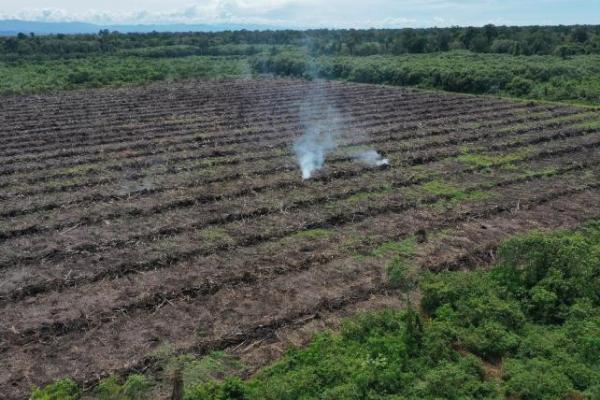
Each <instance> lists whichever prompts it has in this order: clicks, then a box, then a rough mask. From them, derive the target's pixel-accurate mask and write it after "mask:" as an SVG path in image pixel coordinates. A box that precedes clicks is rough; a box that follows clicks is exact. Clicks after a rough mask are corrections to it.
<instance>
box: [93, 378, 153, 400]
mask: <svg viewBox="0 0 600 400" xmlns="http://www.w3.org/2000/svg"><path fill="white" fill-rule="evenodd" d="M151 389H152V383H151V382H150V381H149V380H148V378H146V377H145V376H144V375H141V374H132V375H129V377H128V378H127V380H126V381H125V383H123V384H120V383H119V381H118V380H117V378H116V377H114V376H112V377H109V378H106V379H104V380H102V381H101V382H100V383H99V384H98V387H97V388H96V397H97V398H98V399H99V400H144V399H147V398H148V393H149V391H150V390H151Z"/></svg>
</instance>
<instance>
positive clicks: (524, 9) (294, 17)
mask: <svg viewBox="0 0 600 400" xmlns="http://www.w3.org/2000/svg"><path fill="white" fill-rule="evenodd" d="M0 19H21V20H30V21H31V20H32V21H45V22H66V21H78V22H91V23H97V24H173V23H177V24H180V23H184V24H205V23H235V24H240V23H241V24H244V23H248V24H265V25H270V26H278V27H287V28H319V27H329V28H371V27H374V28H404V27H431V26H438V27H444V26H453V25H461V26H465V25H472V26H480V25H485V24H488V23H492V24H495V25H557V24H565V25H569V24H600V0H585V1H584V0H479V1H477V0H370V1H358V0H345V1H344V0H328V1H325V0H103V1H89V0H52V1H47V0H18V1H15V0H0Z"/></svg>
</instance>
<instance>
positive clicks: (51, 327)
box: [0, 79, 600, 399]
mask: <svg viewBox="0 0 600 400" xmlns="http://www.w3.org/2000/svg"><path fill="white" fill-rule="evenodd" d="M315 91H318V93H320V94H321V95H320V96H319V97H315V96H314V95H311V93H315ZM307 99H310V101H307ZM2 100H3V101H2V102H0V121H1V125H0V138H1V139H0V140H2V143H3V146H2V147H1V148H0V315H2V318H1V319H0V361H1V363H2V365H3V366H4V368H2V369H0V392H2V393H3V394H6V397H3V398H7V399H21V398H26V397H27V393H28V391H29V390H30V388H31V386H32V385H41V384H44V383H47V382H50V381H52V380H55V379H58V378H62V377H65V376H71V377H73V378H75V379H76V380H78V381H80V382H82V383H84V384H86V385H90V384H93V383H94V382H95V381H96V380H97V379H98V378H99V377H101V376H105V375H107V374H111V373H126V372H128V371H132V370H136V369H144V368H148V367H149V366H153V367H154V368H153V369H155V368H159V366H156V365H153V363H154V362H155V361H153V360H154V358H153V357H152V354H153V352H155V351H156V350H157V349H160V348H163V347H164V346H165V345H167V344H168V347H169V349H171V351H172V352H173V354H178V353H182V352H195V353H198V354H202V353H204V352H206V351H209V350H212V349H225V350H228V349H229V350H230V351H233V352H236V354H237V353H239V349H240V348H248V349H252V350H248V351H249V352H252V353H253V355H247V354H238V355H240V356H242V357H245V358H246V359H251V360H252V362H253V363H255V364H257V365H258V364H260V363H261V362H264V361H266V360H267V359H269V358H272V357H274V356H273V354H272V351H270V350H269V349H272V348H271V347H269V346H275V343H280V342H285V340H284V339H282V337H283V336H285V335H283V333H281V332H282V331H283V330H285V329H286V327H294V328H293V329H292V330H294V329H300V328H301V327H302V326H303V325H305V324H307V323H308V321H314V320H315V319H319V315H325V314H326V313H329V314H331V313H333V314H336V313H340V314H344V313H345V312H346V311H345V310H350V309H351V308H352V307H353V305H354V304H358V303H360V304H363V303H364V302H367V303H368V302H369V299H370V298H371V296H374V295H377V296H382V295H391V296H394V291H392V290H390V288H389V287H388V286H387V284H386V278H385V268H386V263H387V262H388V261H389V260H387V259H386V257H380V256H375V255H374V254H376V253H377V252H376V249H377V248H378V247H379V246H381V245H382V244H385V243H388V242H391V241H396V242H399V241H403V240H405V239H407V238H410V237H411V236H412V235H415V234H418V235H420V236H423V235H424V237H425V238H426V239H425V240H424V241H421V242H419V243H420V244H419V245H418V254H417V255H416V256H415V260H414V262H415V263H418V264H419V265H421V266H422V267H423V268H428V269H431V270H434V271H436V270H440V269H444V268H462V267H466V266H473V264H474V261H473V260H477V262H485V261H486V260H487V261H489V257H487V256H485V254H493V249H494V246H496V245H497V244H498V242H499V241H500V240H501V239H503V238H504V237H506V235H508V234H513V233H517V232H521V231H524V230H527V229H532V228H555V227H559V226H569V225H574V224H578V223H581V222H583V221H585V220H587V219H590V218H597V217H600V209H599V208H598V207H597V204H599V203H600V177H599V174H598V173H599V171H600V131H599V130H598V129H595V128H594V126H597V124H595V125H594V124H587V123H588V122H590V121H595V120H597V118H598V116H597V112H594V111H590V110H587V109H580V108H573V107H568V106H558V105H547V104H537V103H513V102H509V101H505V100H499V99H493V98H483V97H474V96H462V95H446V94H442V93H430V92H424V91H417V90H411V89H399V88H389V87H384V86H371V85H358V84H348V83H339V82H328V83H310V82H304V81H298V80H283V79H269V80H267V79H265V80H255V81H223V82H186V83H176V84H169V85H166V84H157V85H152V86H148V87H145V88H133V89H131V88H130V89H103V90H94V91H81V92H69V93H59V94H54V95H44V96H11V97H5V98H3V99H2ZM332 107H333V108H334V109H335V110H336V114H337V116H338V118H336V124H335V125H332V128H331V130H332V132H334V133H335V134H336V135H338V136H339V146H338V148H337V149H336V150H335V151H334V152H333V153H332V154H330V155H329V157H328V159H327V164H326V166H325V168H324V169H322V170H321V171H319V172H318V173H317V175H316V176H315V177H314V178H313V179H311V180H307V181H302V180H301V178H300V177H301V175H300V172H299V170H298V168H297V166H296V161H295V159H294V155H293V154H292V151H291V146H292V143H293V141H294V140H295V138H297V137H299V136H300V135H302V134H303V132H304V129H305V128H306V125H307V121H319V120H321V119H323V118H326V117H327V115H329V114H328V111H327V110H328V109H331V108H332ZM586 124H587V125H586ZM368 148H372V149H376V150H377V151H379V152H380V153H382V154H383V155H385V157H387V158H388V159H389V160H390V165H389V166H388V167H380V168H371V167H368V166H364V165H362V164H358V163H356V162H355V161H353V159H352V157H351V154H352V152H353V151H355V150H357V149H368ZM478 229H480V230H481V232H477V230H478ZM449 232H450V233H449ZM477 236H479V237H480V238H481V243H477V242H476V240H475V239H474V238H476V237H477ZM460 238H463V239H464V240H462V241H461V240H459V239H460ZM466 243H470V245H469V246H467V245H466ZM490 252H491V253H490ZM288 330H289V329H288ZM278 332H280V333H281V334H279V333H278ZM252 341H256V343H260V345H256V346H254V345H253V346H245V345H244V346H243V347H241V346H242V344H245V343H252ZM284 344H285V343H284ZM261 351H262V353H261ZM267 352H268V353H269V355H265V354H266V353H267ZM257 354H258V355H257ZM257 360H258V361H257Z"/></svg>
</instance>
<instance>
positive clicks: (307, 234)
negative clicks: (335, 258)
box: [290, 229, 333, 240]
mask: <svg viewBox="0 0 600 400" xmlns="http://www.w3.org/2000/svg"><path fill="white" fill-rule="evenodd" d="M331 235H333V231H332V230H331V229H307V230H304V231H299V232H296V233H294V234H292V235H290V238H294V239H308V240H318V239H326V238H329V237H330V236H331Z"/></svg>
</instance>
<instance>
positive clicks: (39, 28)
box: [0, 20, 283, 36]
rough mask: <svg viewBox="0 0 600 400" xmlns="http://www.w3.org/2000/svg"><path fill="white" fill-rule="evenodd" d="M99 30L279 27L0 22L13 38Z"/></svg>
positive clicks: (253, 27)
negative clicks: (31, 34) (18, 35)
mask: <svg viewBox="0 0 600 400" xmlns="http://www.w3.org/2000/svg"><path fill="white" fill-rule="evenodd" d="M101 29H108V30H110V31H119V32H123V33H128V32H142V33H143V32H153V31H156V32H192V31H201V32H220V31H228V30H241V29H246V30H267V29H270V30H277V29H283V28H281V27H275V26H268V25H253V24H153V25H96V24H90V23H86V22H38V21H21V20H0V35H2V36H14V35H17V34H18V33H26V34H29V33H35V34H36V35H50V34H57V33H65V34H74V33H97V32H98V31H99V30H101Z"/></svg>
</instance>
